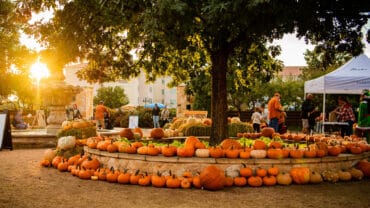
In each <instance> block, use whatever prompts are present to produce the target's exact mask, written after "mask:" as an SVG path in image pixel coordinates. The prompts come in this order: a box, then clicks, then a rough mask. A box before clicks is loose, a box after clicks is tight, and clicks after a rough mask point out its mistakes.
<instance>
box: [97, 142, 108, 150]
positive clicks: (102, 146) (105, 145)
mask: <svg viewBox="0 0 370 208" xmlns="http://www.w3.org/2000/svg"><path fill="white" fill-rule="evenodd" d="M109 143H110V142H108V141H105V140H104V141H99V142H98V144H97V145H96V148H97V149H98V150H100V151H107V148H108V145H109Z"/></svg>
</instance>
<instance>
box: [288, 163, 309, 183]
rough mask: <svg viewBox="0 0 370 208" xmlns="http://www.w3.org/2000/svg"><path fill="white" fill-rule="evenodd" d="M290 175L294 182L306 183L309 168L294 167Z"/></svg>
mask: <svg viewBox="0 0 370 208" xmlns="http://www.w3.org/2000/svg"><path fill="white" fill-rule="evenodd" d="M290 176H291V177H292V179H293V181H294V183H296V184H307V183H308V182H309V181H310V169H309V168H307V167H294V168H292V169H291V170H290Z"/></svg>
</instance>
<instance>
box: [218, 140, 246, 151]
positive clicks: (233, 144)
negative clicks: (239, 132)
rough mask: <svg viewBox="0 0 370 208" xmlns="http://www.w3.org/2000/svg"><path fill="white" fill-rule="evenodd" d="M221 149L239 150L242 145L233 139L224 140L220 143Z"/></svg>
mask: <svg viewBox="0 0 370 208" xmlns="http://www.w3.org/2000/svg"><path fill="white" fill-rule="evenodd" d="M221 148H222V149H224V150H227V149H231V148H232V149H241V148H242V145H241V144H240V143H239V142H238V141H236V140H234V139H224V140H223V141H222V142H221Z"/></svg>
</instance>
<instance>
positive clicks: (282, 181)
mask: <svg viewBox="0 0 370 208" xmlns="http://www.w3.org/2000/svg"><path fill="white" fill-rule="evenodd" d="M276 181H277V183H278V184H279V185H283V186H287V185H290V184H292V181H293V180H292V177H291V176H290V174H289V173H286V172H282V173H279V174H278V175H277V176H276Z"/></svg>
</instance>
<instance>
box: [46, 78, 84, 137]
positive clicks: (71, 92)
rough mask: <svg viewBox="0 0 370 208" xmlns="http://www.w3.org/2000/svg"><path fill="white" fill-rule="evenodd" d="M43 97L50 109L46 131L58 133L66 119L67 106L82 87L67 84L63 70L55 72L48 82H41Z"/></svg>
mask: <svg viewBox="0 0 370 208" xmlns="http://www.w3.org/2000/svg"><path fill="white" fill-rule="evenodd" d="M40 89H41V93H40V94H41V98H42V99H43V101H44V105H45V106H46V107H47V108H48V110H49V116H48V117H47V120H46V121H47V126H46V132H47V133H48V134H56V133H57V132H58V130H59V129H60V128H61V126H62V123H63V121H65V120H66V113H65V112H66V111H65V109H66V106H67V105H69V104H70V103H71V102H72V101H73V100H74V97H75V95H76V94H78V93H79V92H81V87H79V86H72V85H67V84H66V83H65V82H64V75H63V72H62V71H59V72H54V73H53V74H52V77H50V78H49V79H48V80H47V81H46V82H44V83H41V85H40Z"/></svg>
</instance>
